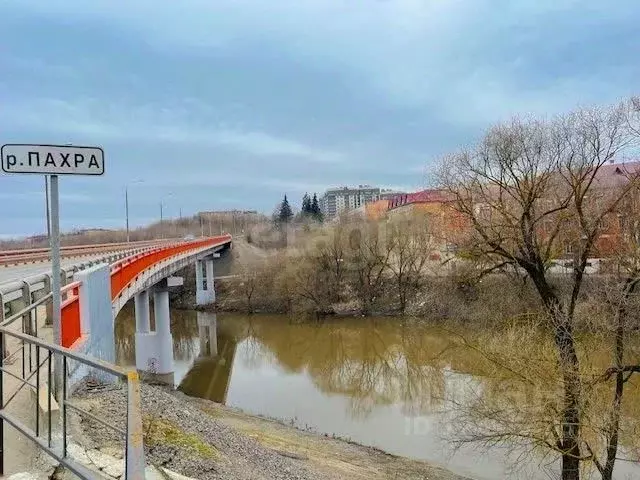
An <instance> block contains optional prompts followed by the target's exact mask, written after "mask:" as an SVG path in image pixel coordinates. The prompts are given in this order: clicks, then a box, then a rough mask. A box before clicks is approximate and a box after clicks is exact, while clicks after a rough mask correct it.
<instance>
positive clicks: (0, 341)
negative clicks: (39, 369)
mask: <svg viewBox="0 0 640 480" xmlns="http://www.w3.org/2000/svg"><path fill="white" fill-rule="evenodd" d="M0 307H2V310H4V305H3V304H1V303H0ZM3 313H4V312H3ZM0 350H2V354H0V410H2V409H4V389H3V384H4V375H3V372H2V369H3V368H4V352H5V350H4V333H2V332H0ZM2 475H4V418H0V476H2Z"/></svg>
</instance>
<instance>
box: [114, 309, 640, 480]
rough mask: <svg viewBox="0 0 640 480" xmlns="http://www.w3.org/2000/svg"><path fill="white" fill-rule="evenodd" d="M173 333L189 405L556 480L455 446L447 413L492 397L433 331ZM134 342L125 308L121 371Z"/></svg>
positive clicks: (378, 325)
mask: <svg viewBox="0 0 640 480" xmlns="http://www.w3.org/2000/svg"><path fill="white" fill-rule="evenodd" d="M171 328H172V334H173V339H174V358H175V367H176V368H175V376H174V384H175V387H176V388H178V389H180V390H181V391H183V392H184V393H186V394H188V395H191V396H196V397H201V398H206V399H209V400H213V401H215V402H219V403H223V404H226V405H229V406H232V407H236V408H239V409H242V410H243V411H245V412H247V413H251V414H256V415H262V416H266V417H271V418H277V419H279V420H283V421H285V422H287V423H290V424H293V425H295V426H297V427H299V428H303V429H309V430H311V431H315V432H318V433H321V434H327V435H336V436H339V437H342V438H347V439H350V440H352V441H355V442H357V443H360V444H363V445H368V446H373V447H377V448H380V449H382V450H384V451H386V452H389V453H392V454H396V455H401V456H406V457H411V458H416V459H422V460H426V461H428V462H430V463H432V464H436V465H440V466H442V467H445V468H447V469H449V470H451V471H453V472H455V473H458V474H461V475H466V476H468V477H470V478H474V479H478V480H496V479H516V480H524V479H534V480H537V479H549V478H558V463H557V461H556V460H555V459H552V458H542V457H535V456H528V459H527V461H526V462H524V463H523V462H516V459H517V458H518V457H519V453H521V452H518V451H517V450H515V451H514V449H513V448H510V449H507V448H506V447H495V446H494V447H491V448H488V449H485V448H479V447H478V446H472V445H468V444H467V445H463V446H460V445H457V444H456V443H454V442H452V440H454V439H456V438H457V436H456V434H457V433H459V432H458V431H457V429H458V426H457V425H458V424H457V423H456V421H455V420H454V416H453V415H454V414H453V412H452V409H451V405H459V404H464V402H465V401H466V397H467V394H468V392H469V391H471V390H472V391H474V392H477V391H484V390H485V389H486V390H487V391H491V388H490V386H489V385H487V382H488V380H487V379H486V378H484V377H483V376H482V374H481V373H480V372H479V371H478V368H477V367H478V358H476V357H474V356H473V355H469V354H463V353H457V354H451V353H448V354H446V355H441V353H442V352H446V351H447V345H448V344H449V341H450V340H451V339H450V338H449V337H450V334H448V333H446V332H444V331H443V330H441V329H438V328H436V327H428V326H420V325H415V324H405V323H403V322H402V321H401V320H399V319H397V318H393V319H385V318H354V319H335V320H333V319H332V320H329V321H328V322H324V323H321V324H309V323H294V322H291V321H290V319H289V317H286V316H278V315H253V316H247V315H241V314H214V313H203V312H195V311H179V310H173V311H172V327H171ZM134 330H135V319H134V317H133V310H132V309H130V308H125V309H123V311H122V312H121V314H120V315H119V316H118V319H117V320H116V339H117V356H118V361H119V363H120V364H122V365H129V366H130V365H133V364H134V363H135V360H134V359H135V351H134V336H133V335H134ZM493 395H495V393H493ZM487 396H489V395H487ZM509 451H511V453H509ZM516 464H517V465H518V467H514V465H516ZM593 478H596V477H593ZM615 478H616V479H639V478H640V468H638V466H637V464H634V463H630V462H618V465H617V468H616V475H615Z"/></svg>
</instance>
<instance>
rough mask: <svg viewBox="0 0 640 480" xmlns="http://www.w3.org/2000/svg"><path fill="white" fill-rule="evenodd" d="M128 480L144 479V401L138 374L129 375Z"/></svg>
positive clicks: (130, 373)
mask: <svg viewBox="0 0 640 480" xmlns="http://www.w3.org/2000/svg"><path fill="white" fill-rule="evenodd" d="M126 449H127V452H126V456H127V463H126V472H125V478H126V479H127V480H143V479H144V469H145V460H144V442H143V434H142V400H141V398H140V379H139V377H138V372H135V371H132V372H129V373H128V374H127V445H126Z"/></svg>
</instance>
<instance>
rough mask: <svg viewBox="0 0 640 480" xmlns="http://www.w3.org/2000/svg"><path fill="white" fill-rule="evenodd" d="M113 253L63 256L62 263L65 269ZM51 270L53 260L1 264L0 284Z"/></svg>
mask: <svg viewBox="0 0 640 480" xmlns="http://www.w3.org/2000/svg"><path fill="white" fill-rule="evenodd" d="M111 254H112V252H111V253H104V252H102V253H96V254H93V255H87V256H82V257H72V258H63V259H62V261H61V262H60V265H61V266H62V268H63V269H65V268H69V267H71V266H73V265H79V264H81V263H84V262H87V261H89V260H95V259H96V258H102V257H107V256H109V255H111ZM47 272H51V262H49V261H46V262H37V263H28V264H26V265H11V266H8V267H4V266H0V284H3V283H7V282H12V281H16V280H22V279H23V278H26V277H30V276H32V275H37V274H39V273H47Z"/></svg>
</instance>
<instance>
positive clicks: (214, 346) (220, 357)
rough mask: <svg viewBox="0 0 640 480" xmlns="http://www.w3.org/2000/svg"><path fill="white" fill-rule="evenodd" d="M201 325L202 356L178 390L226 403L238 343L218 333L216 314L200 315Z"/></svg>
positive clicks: (222, 332)
mask: <svg viewBox="0 0 640 480" xmlns="http://www.w3.org/2000/svg"><path fill="white" fill-rule="evenodd" d="M198 325H199V333H200V354H199V355H198V357H197V358H196V360H195V362H194V364H193V366H192V367H191V370H189V372H188V373H187V374H186V375H185V376H184V378H182V381H181V382H180V387H179V388H180V390H182V391H183V392H184V393H186V394H187V395H191V396H194V397H200V398H206V399H208V400H213V401H214V402H218V403H226V402H227V392H228V391H229V382H230V380H231V370H232V368H233V364H234V359H235V355H236V348H237V346H238V342H237V340H236V338H235V337H234V336H233V335H230V334H228V333H227V332H224V331H218V329H217V318H216V314H205V313H201V312H198Z"/></svg>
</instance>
